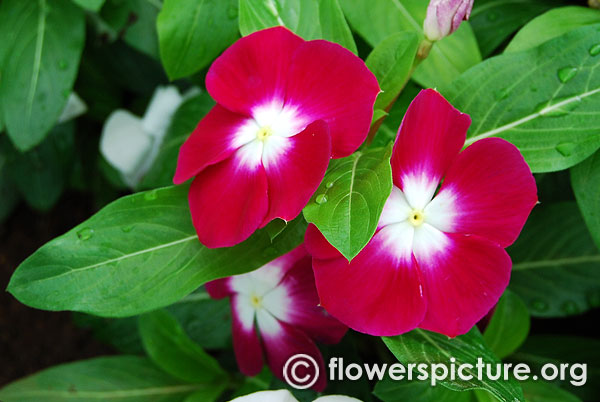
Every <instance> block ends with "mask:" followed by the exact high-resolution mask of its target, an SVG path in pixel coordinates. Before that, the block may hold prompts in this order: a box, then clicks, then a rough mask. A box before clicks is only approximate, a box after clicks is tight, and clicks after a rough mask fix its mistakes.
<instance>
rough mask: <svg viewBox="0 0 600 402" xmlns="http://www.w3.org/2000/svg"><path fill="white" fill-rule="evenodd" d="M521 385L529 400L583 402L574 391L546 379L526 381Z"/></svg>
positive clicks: (529, 401)
mask: <svg viewBox="0 0 600 402" xmlns="http://www.w3.org/2000/svg"><path fill="white" fill-rule="evenodd" d="M521 387H522V388H523V394H524V395H525V400H526V401H527V402H581V399H579V398H578V397H576V396H575V395H573V394H572V393H570V392H568V391H565V390H564V389H562V388H560V387H558V386H556V385H554V384H552V383H549V382H546V381H525V382H522V383H521Z"/></svg>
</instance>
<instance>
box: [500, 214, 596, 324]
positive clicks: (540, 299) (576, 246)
mask: <svg viewBox="0 0 600 402" xmlns="http://www.w3.org/2000/svg"><path fill="white" fill-rule="evenodd" d="M508 252H509V254H510V256H511V258H512V260H513V269H512V275H511V281H510V285H509V287H510V289H511V290H513V291H514V292H515V293H517V294H518V295H519V296H521V298H522V299H523V300H524V301H525V304H526V305H527V307H528V308H529V311H530V312H531V314H532V315H533V316H537V317H563V316H568V315H573V314H578V313H581V312H583V311H586V310H589V309H590V308H593V307H599V306H600V269H598V266H599V264H600V251H599V250H598V247H596V245H595V244H594V241H593V240H592V238H591V236H590V234H589V232H588V230H587V228H586V225H585V223H584V221H583V219H582V218H581V214H580V212H579V210H578V208H577V205H576V204H575V203H574V202H566V203H558V204H550V205H543V204H542V205H541V206H538V207H536V208H535V209H534V211H533V213H532V214H531V216H530V217H529V220H528V221H527V223H526V224H525V228H524V229H523V232H522V233H521V235H520V237H519V239H518V240H517V241H516V242H515V244H514V245H512V246H511V247H510V248H509V249H508Z"/></svg>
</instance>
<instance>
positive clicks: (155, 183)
mask: <svg viewBox="0 0 600 402" xmlns="http://www.w3.org/2000/svg"><path fill="white" fill-rule="evenodd" d="M214 104H215V102H214V101H213V100H212V98H211V97H210V95H208V92H203V93H201V94H200V95H197V96H195V97H193V98H190V99H188V100H186V101H185V102H184V103H182V104H181V106H179V108H178V109H177V111H176V112H175V115H174V116H173V120H171V125H170V126H169V129H168V131H167V134H166V135H165V138H164V139H163V143H162V144H161V146H160V150H159V151H158V155H157V157H156V160H155V161H154V163H153V164H152V167H151V168H150V170H149V171H148V173H146V176H144V179H143V180H142V182H141V184H140V188H144V189H145V188H157V187H163V186H169V185H171V184H172V183H173V176H174V175H175V168H176V167H177V156H178V154H179V147H181V144H183V142H184V141H185V140H186V139H187V138H188V137H189V136H190V134H191V133H192V131H194V128H196V126H197V125H198V123H199V122H200V120H202V118H203V117H204V116H205V115H206V114H207V113H208V112H209V111H210V109H211V108H212V107H213V106H214Z"/></svg>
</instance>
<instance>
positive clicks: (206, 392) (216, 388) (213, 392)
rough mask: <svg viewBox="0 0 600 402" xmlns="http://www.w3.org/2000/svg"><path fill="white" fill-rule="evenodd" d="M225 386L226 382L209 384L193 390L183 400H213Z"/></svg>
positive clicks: (216, 398) (206, 401)
mask: <svg viewBox="0 0 600 402" xmlns="http://www.w3.org/2000/svg"><path fill="white" fill-rule="evenodd" d="M226 386H227V384H224V383H217V384H211V386H210V387H209V388H206V389H202V390H200V391H196V392H194V393H193V394H191V395H190V396H188V397H187V398H185V399H184V400H183V402H214V401H216V400H218V399H219V396H220V395H221V394H222V393H223V391H224V390H225V389H226Z"/></svg>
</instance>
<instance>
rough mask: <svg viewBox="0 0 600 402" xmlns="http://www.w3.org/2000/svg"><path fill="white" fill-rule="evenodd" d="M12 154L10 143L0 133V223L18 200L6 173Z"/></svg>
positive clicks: (15, 190)
mask: <svg viewBox="0 0 600 402" xmlns="http://www.w3.org/2000/svg"><path fill="white" fill-rule="evenodd" d="M12 154H13V152H12V144H11V143H10V141H9V140H8V139H7V138H6V137H5V136H4V135H1V134H0V194H2V197H0V223H2V222H4V219H6V218H7V217H8V215H10V213H11V212H12V210H13V209H14V207H15V206H16V205H17V203H18V202H19V194H18V192H17V188H16V186H15V184H14V183H13V182H12V180H11V178H10V175H9V174H8V168H7V165H8V160H9V158H10V157H11V155H12Z"/></svg>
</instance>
